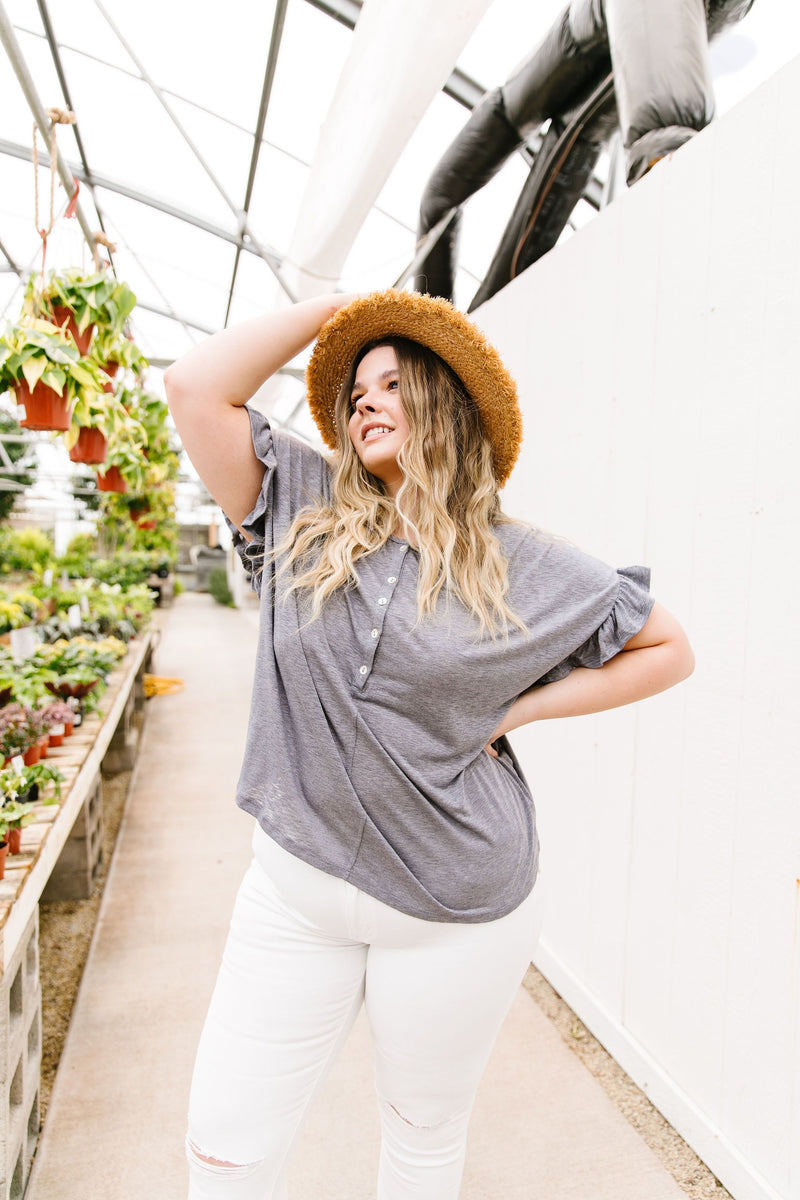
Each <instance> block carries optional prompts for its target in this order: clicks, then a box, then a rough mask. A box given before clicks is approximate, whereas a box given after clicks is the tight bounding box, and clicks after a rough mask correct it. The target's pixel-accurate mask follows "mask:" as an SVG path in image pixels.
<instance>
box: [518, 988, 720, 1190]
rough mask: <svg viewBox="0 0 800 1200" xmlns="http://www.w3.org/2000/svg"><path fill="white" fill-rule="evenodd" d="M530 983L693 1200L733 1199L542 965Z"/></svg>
mask: <svg viewBox="0 0 800 1200" xmlns="http://www.w3.org/2000/svg"><path fill="white" fill-rule="evenodd" d="M525 988H526V989H527V991H528V992H529V993H530V995H531V996H532V997H533V999H534V1000H535V1001H536V1003H537V1004H538V1005H539V1008H541V1010H542V1012H543V1013H544V1014H545V1016H546V1017H548V1018H549V1019H550V1021H552V1023H553V1025H555V1027H556V1029H557V1030H558V1032H559V1033H560V1034H561V1036H562V1038H563V1039H564V1041H565V1042H566V1043H567V1045H568V1046H569V1048H570V1050H572V1052H573V1053H574V1054H577V1056H578V1058H579V1059H580V1060H581V1062H582V1063H583V1065H584V1066H585V1067H586V1068H587V1069H588V1070H589V1071H591V1073H592V1075H594V1077H595V1079H596V1080H597V1081H598V1083H600V1084H601V1086H602V1087H603V1089H604V1090H605V1091H606V1093H607V1094H608V1095H609V1096H610V1097H611V1099H612V1100H613V1101H614V1103H615V1104H616V1106H617V1108H619V1110H620V1112H621V1113H622V1114H623V1116H624V1117H625V1118H626V1119H627V1120H628V1121H629V1122H630V1124H631V1125H632V1126H633V1128H634V1129H635V1130H636V1132H637V1133H638V1134H639V1136H640V1137H641V1138H642V1140H643V1141H644V1142H646V1143H647V1145H648V1146H649V1147H650V1149H651V1150H652V1151H653V1153H654V1154H655V1155H656V1157H657V1158H659V1159H660V1160H661V1162H662V1163H663V1164H664V1166H665V1167H666V1169H667V1170H668V1171H669V1173H670V1175H671V1176H672V1178H673V1179H674V1180H675V1182H676V1183H677V1184H678V1185H679V1186H680V1187H681V1188H682V1189H683V1191H684V1192H685V1193H686V1195H687V1196H690V1197H691V1200H732V1197H731V1195H730V1193H729V1192H728V1191H726V1189H725V1188H724V1187H723V1186H722V1184H721V1183H720V1182H719V1180H718V1179H717V1178H716V1177H715V1176H714V1175H712V1173H711V1171H709V1169H708V1167H707V1166H706V1165H705V1163H704V1162H703V1161H702V1160H701V1159H699V1158H698V1157H697V1155H696V1154H695V1152H694V1150H692V1148H691V1146H687V1144H686V1142H684V1140H683V1138H682V1137H681V1136H680V1135H679V1134H678V1133H676V1131H675V1130H674V1129H673V1128H672V1126H671V1125H670V1124H669V1122H668V1121H667V1120H665V1118H664V1117H662V1115H661V1113H660V1112H659V1111H658V1109H657V1108H654V1107H653V1105H652V1104H651V1103H650V1101H649V1100H648V1099H647V1096H645V1094H644V1092H642V1091H640V1089H639V1088H638V1087H637V1086H636V1084H635V1083H634V1082H633V1080H632V1079H631V1078H630V1077H629V1076H628V1075H626V1074H625V1072H624V1071H623V1069H622V1067H621V1066H620V1065H619V1063H617V1062H616V1061H615V1059H613V1058H612V1057H611V1055H610V1054H609V1053H608V1052H607V1051H606V1050H605V1049H604V1048H603V1046H602V1045H601V1044H600V1042H598V1040H597V1038H596V1037H594V1036H593V1035H592V1034H591V1033H590V1032H589V1030H588V1029H587V1028H586V1026H585V1025H584V1024H583V1022H582V1021H581V1020H579V1019H578V1017H576V1016H575V1013H574V1012H573V1011H572V1009H571V1008H570V1007H569V1005H568V1004H567V1003H566V1001H564V1000H562V999H561V997H560V996H559V994H558V992H557V991H555V989H554V988H552V987H551V986H550V984H549V983H548V982H547V980H546V979H545V977H544V975H542V974H541V973H540V972H539V971H537V970H536V967H531V968H530V970H529V971H528V974H527V975H526V976H525Z"/></svg>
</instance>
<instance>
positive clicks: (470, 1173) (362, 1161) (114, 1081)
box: [26, 593, 684, 1200]
mask: <svg viewBox="0 0 800 1200" xmlns="http://www.w3.org/2000/svg"><path fill="white" fill-rule="evenodd" d="M163 615H164V616H165V617H166V620H165V621H164V635H163V640H162V642H161V645H160V647H159V648H158V649H157V651H156V655H155V661H154V668H153V669H154V671H155V672H156V673H157V674H159V675H167V676H179V677H180V678H182V679H184V680H185V681H186V689H185V691H183V692H181V693H178V694H176V695H171V696H162V697H158V698H156V699H153V700H150V701H148V716H147V723H146V726H145V735H144V740H143V744H142V749H141V753H140V757H139V761H138V763H137V768H136V771H135V773H134V776H133V780H132V785H131V794H130V796H129V800H128V809H127V813H126V817H125V821H124V824H123V826H122V830H121V833H120V838H119V842H118V844H117V850H116V854H115V858H114V863H113V866H112V869H111V872H110V875H109V879H108V883H107V887H106V892H105V895H104V897H103V904H102V908H101V912H100V918H99V921H98V925H97V929H96V932H95V937H94V942H93V944H92V950H91V953H90V956H89V960H88V963H87V966H86V971H85V974H84V977H83V982H82V984H81V989H80V993H79V996H78V1002H77V1005H76V1008H75V1012H74V1014H73V1019H72V1024H71V1026H70V1030H69V1035H68V1038H67V1042H66V1046H65V1050H64V1055H63V1057H62V1060H61V1065H60V1067H59V1071H58V1075H57V1078H56V1082H55V1087H54V1091H53V1096H52V1101H51V1105H50V1109H49V1112H48V1115H47V1121H46V1125H45V1129H44V1133H43V1135H42V1139H41V1142H40V1147H39V1151H38V1153H37V1156H36V1159H35V1162H34V1169H33V1173H32V1176H31V1182H30V1184H29V1188H28V1191H27V1193H26V1200H78V1198H79V1197H80V1200H142V1198H143V1197H146V1200H183V1198H184V1197H185V1195H186V1168H185V1164H184V1159H183V1135H184V1124H185V1108H186V1097H187V1094H188V1087H189V1080H190V1077H191V1070H192V1061H193V1055H194V1049H195V1045H196V1042H197V1038H198V1035H199V1032H200V1028H201V1025H202V1022H203V1018H204V1015H205V1009H206V1005H207V1002H208V998H209V995H210V993H211V989H212V986H213V983H214V978H215V975H216V970H217V965H218V961H219V958H220V955H221V952H222V946H223V942H224V938H225V933H226V929H227V922H228V919H229V915H230V910H231V906H232V903H233V898H234V894H235V891H236V888H237V886H238V883H239V880H240V878H241V875H242V873H243V871H244V869H245V866H246V864H247V862H248V860H249V840H250V830H251V820H250V818H249V817H247V816H245V815H244V814H243V813H241V812H239V811H238V810H237V809H236V808H235V806H234V804H233V791H234V786H235V783H236V777H237V772H238V766H239V761H240V758H241V754H242V750H243V747H244V739H245V732H246V724H247V713H248V705H249V698H250V686H251V679H252V670H253V660H254V654H255V645H256V614H255V613H254V612H253V611H252V610H246V611H236V610H232V609H224V608H221V607H219V606H218V605H216V604H215V603H214V601H213V600H212V599H211V598H210V597H209V596H207V595H200V594H196V593H188V594H185V595H183V596H180V597H179V598H178V599H177V601H176V602H175V605H174V607H173V608H172V609H171V610H169V611H168V612H167V613H165V614H163ZM377 1143H378V1130H377V1116H376V1113H375V1109H374V1103H373V1098H372V1082H371V1065H370V1050H369V1035H368V1030H367V1029H366V1027H365V1022H364V1021H363V1019H362V1020H360V1021H359V1022H358V1023H357V1025H356V1027H355V1029H354V1031H353V1034H352V1035H351V1038H350V1040H349V1042H348V1044H347V1046H346V1047H345V1050H344V1052H343V1054H342V1056H341V1059H340V1061H339V1063H338V1064H337V1067H336V1068H335V1070H334V1071H333V1073H332V1074H331V1076H330V1078H329V1080H328V1083H327V1085H326V1089H325V1093H324V1095H323V1096H322V1098H321V1099H320V1101H319V1103H318V1105H317V1107H316V1109H315V1111H314V1112H313V1113H312V1115H311V1118H310V1120H309V1122H308V1125H307V1127H306V1129H305V1132H304V1135H303V1140H302V1142H301V1144H300V1147H299V1149H298V1152H297V1155H296V1160H295V1163H294V1166H293V1169H292V1174H291V1176H290V1179H291V1183H292V1189H291V1194H292V1200H370V1197H374V1174H375V1163H376V1159H377ZM501 1197H502V1200H533V1198H536V1200H682V1198H684V1193H683V1191H682V1190H681V1189H680V1188H679V1187H678V1185H677V1184H676V1183H675V1182H674V1181H673V1180H672V1178H671V1177H670V1176H669V1175H668V1174H667V1173H666V1171H665V1170H664V1168H663V1167H662V1166H661V1164H660V1163H659V1162H658V1160H657V1159H656V1158H655V1157H654V1156H653V1154H652V1153H651V1152H650V1150H649V1149H648V1148H647V1147H646V1146H645V1144H644V1143H643V1142H642V1140H641V1139H640V1138H639V1136H638V1135H637V1134H636V1133H635V1132H634V1130H633V1129H632V1128H631V1126H630V1125H628V1123H627V1121H626V1120H625V1119H624V1117H622V1116H621V1114H620V1113H619V1111H618V1110H617V1108H616V1107H615V1106H614V1104H613V1103H612V1102H611V1100H610V1099H609V1098H608V1097H607V1095H606V1093H605V1092H604V1091H603V1089H602V1088H601V1087H600V1085H599V1084H598V1083H597V1082H596V1080H595V1079H594V1078H593V1077H592V1076H591V1075H590V1074H589V1072H588V1071H587V1070H586V1069H585V1068H584V1067H583V1066H582V1064H581V1063H580V1062H579V1061H578V1059H577V1058H576V1057H575V1056H574V1055H573V1054H572V1053H571V1052H570V1051H569V1049H568V1048H567V1047H566V1046H565V1045H564V1043H563V1041H562V1040H561V1038H560V1036H559V1035H558V1033H556V1031H555V1030H554V1028H553V1027H552V1026H551V1025H550V1023H549V1022H548V1020H547V1019H546V1018H545V1017H544V1016H543V1014H542V1013H541V1011H540V1010H539V1008H538V1007H537V1005H536V1004H535V1003H534V1001H533V999H532V998H531V997H530V996H529V995H528V993H527V992H525V991H524V990H523V989H520V992H519V994H518V996H517V999H516V1001H515V1003H514V1007H513V1008H512V1011H511V1014H510V1016H509V1018H508V1020H507V1022H506V1025H505V1027H504V1029H503V1032H502V1034H501V1036H500V1039H499V1041H498V1044H497V1047H496V1050H495V1053H494V1057H493V1059H492V1062H491V1064H490V1066H489V1069H488V1071H487V1074H486V1077H485V1079H484V1082H483V1085H482V1088H481V1092H480V1095H479V1100H478V1104H477V1108H476V1111H475V1115H474V1118H473V1122H472V1132H471V1141H470V1150H469V1156H468V1162H467V1171H466V1178H465V1182H464V1186H463V1189H462V1200H500V1198H501ZM265 1200H267V1198H265Z"/></svg>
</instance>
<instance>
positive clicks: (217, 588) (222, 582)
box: [208, 567, 235, 608]
mask: <svg viewBox="0 0 800 1200" xmlns="http://www.w3.org/2000/svg"><path fill="white" fill-rule="evenodd" d="M208 590H209V592H210V593H211V595H212V596H213V597H214V599H215V600H216V602H217V604H224V605H225V606H226V607H227V608H233V607H235V606H234V603H233V594H232V593H231V589H230V588H229V587H228V572H227V571H226V570H225V568H224V567H214V568H213V569H212V570H211V571H209V574H208Z"/></svg>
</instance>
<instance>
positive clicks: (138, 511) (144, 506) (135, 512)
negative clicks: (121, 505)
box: [128, 500, 150, 524]
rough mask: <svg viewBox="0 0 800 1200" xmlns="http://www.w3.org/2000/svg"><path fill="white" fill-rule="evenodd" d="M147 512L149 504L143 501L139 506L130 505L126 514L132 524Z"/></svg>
mask: <svg viewBox="0 0 800 1200" xmlns="http://www.w3.org/2000/svg"><path fill="white" fill-rule="evenodd" d="M149 512H150V504H149V502H148V501H147V500H144V501H143V502H142V503H141V504H132V505H131V506H130V508H129V509H128V514H129V516H130V518H131V520H132V521H133V522H134V524H136V522H137V521H139V520H140V519H141V518H142V517H143V516H145V514H146V513H149Z"/></svg>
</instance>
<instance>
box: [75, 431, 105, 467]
mask: <svg viewBox="0 0 800 1200" xmlns="http://www.w3.org/2000/svg"><path fill="white" fill-rule="evenodd" d="M69 456H70V459H71V460H72V462H80V463H104V462H105V461H106V438H105V434H104V433H103V432H102V431H101V430H99V429H93V428H91V426H89V425H83V426H82V427H81V431H80V433H79V434H78V440H77V442H76V443H75V445H74V446H73V447H72V449H71V450H70V452H69Z"/></svg>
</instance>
